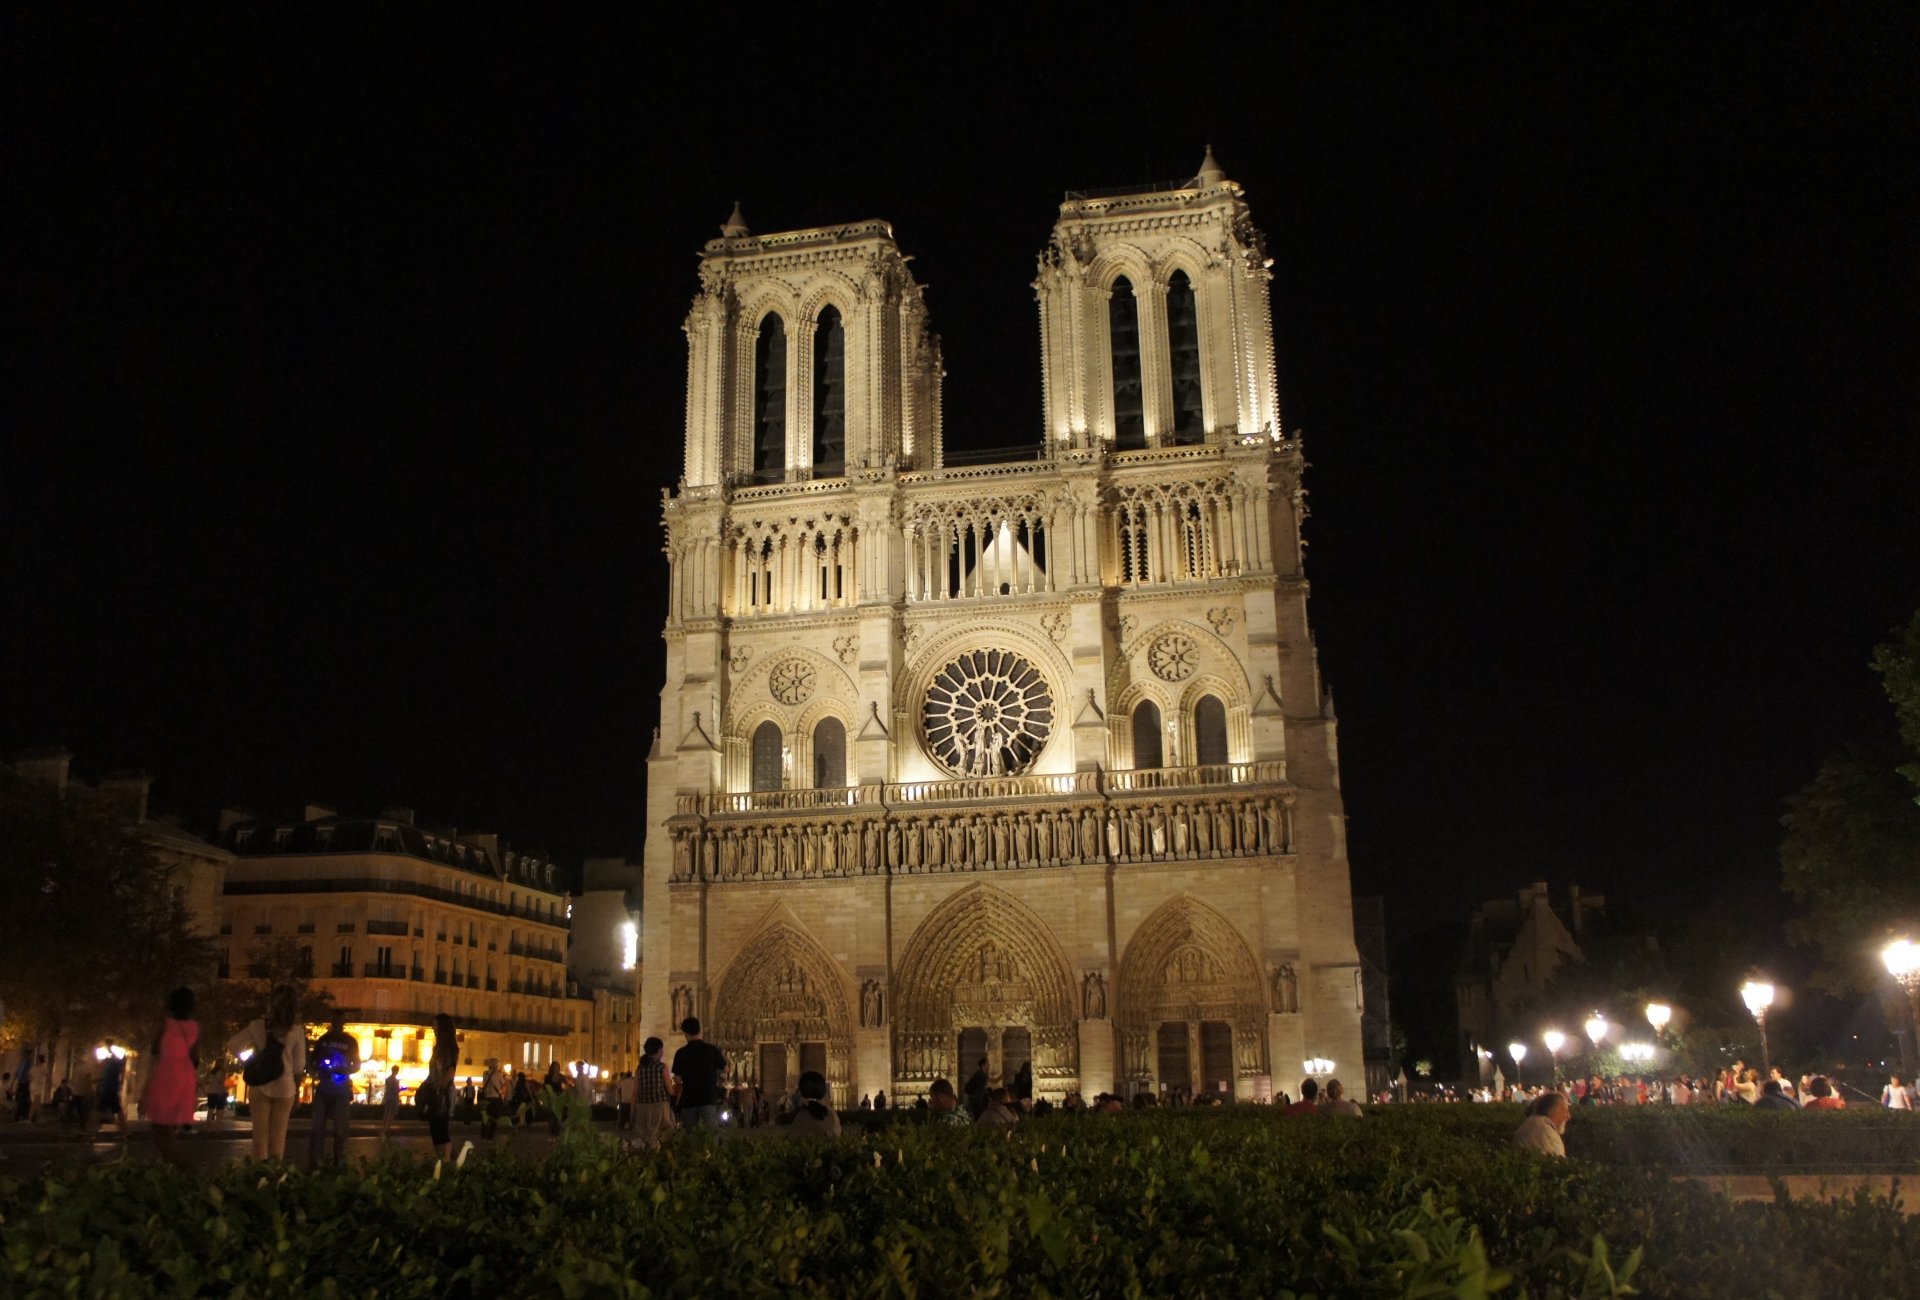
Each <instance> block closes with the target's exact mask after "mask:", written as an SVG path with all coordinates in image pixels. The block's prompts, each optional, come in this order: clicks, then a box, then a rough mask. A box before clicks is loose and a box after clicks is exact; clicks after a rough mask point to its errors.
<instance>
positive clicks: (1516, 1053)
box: [1507, 1042, 1527, 1084]
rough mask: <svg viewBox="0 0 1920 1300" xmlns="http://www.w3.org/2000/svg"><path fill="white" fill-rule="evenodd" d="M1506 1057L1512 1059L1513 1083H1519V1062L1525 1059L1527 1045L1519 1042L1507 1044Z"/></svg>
mask: <svg viewBox="0 0 1920 1300" xmlns="http://www.w3.org/2000/svg"><path fill="white" fill-rule="evenodd" d="M1507 1055H1508V1056H1511V1057H1512V1058H1513V1081H1514V1083H1516V1084H1518V1083H1519V1082H1520V1062H1522V1061H1524V1060H1526V1059H1527V1045H1526V1044H1525V1043H1520V1042H1513V1043H1508V1044H1507Z"/></svg>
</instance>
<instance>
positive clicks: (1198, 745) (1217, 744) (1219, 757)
mask: <svg viewBox="0 0 1920 1300" xmlns="http://www.w3.org/2000/svg"><path fill="white" fill-rule="evenodd" d="M1193 759H1194V762H1196V763H1198V764H1200V766H1202V767H1210V766H1213V765H1216V764H1224V763H1225V762H1227V706H1226V705H1224V704H1222V703H1221V702H1220V697H1219V696H1217V695H1202V696H1201V697H1200V699H1199V701H1198V702H1197V703H1196V704H1195V705H1194V706H1193Z"/></svg>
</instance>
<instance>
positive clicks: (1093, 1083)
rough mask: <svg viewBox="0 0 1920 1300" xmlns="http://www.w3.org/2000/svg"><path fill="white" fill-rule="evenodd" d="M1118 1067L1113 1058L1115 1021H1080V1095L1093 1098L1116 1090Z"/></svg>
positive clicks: (1088, 1098) (1089, 1098) (1087, 1098)
mask: <svg viewBox="0 0 1920 1300" xmlns="http://www.w3.org/2000/svg"><path fill="white" fill-rule="evenodd" d="M1117 1074H1118V1071H1117V1070H1116V1069H1115V1066H1114V1059H1113V1021H1111V1020H1107V1019H1105V1018H1102V1019H1100V1020H1082V1021H1081V1022H1080V1096H1081V1097H1082V1098H1083V1099H1086V1100H1092V1098H1093V1096H1094V1094H1096V1093H1102V1092H1114V1091H1117V1084H1118V1079H1117Z"/></svg>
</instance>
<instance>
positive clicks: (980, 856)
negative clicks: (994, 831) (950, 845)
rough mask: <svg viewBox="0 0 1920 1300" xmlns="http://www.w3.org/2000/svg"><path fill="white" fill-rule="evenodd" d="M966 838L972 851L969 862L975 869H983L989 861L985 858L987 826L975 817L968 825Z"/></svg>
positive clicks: (982, 820) (983, 821)
mask: <svg viewBox="0 0 1920 1300" xmlns="http://www.w3.org/2000/svg"><path fill="white" fill-rule="evenodd" d="M967 838H968V839H969V840H970V841H971V843H970V844H969V845H968V847H969V848H970V849H972V850H973V856H972V857H971V858H970V859H969V861H971V862H972V863H973V865H974V866H976V867H984V866H985V865H987V863H988V862H989V861H990V859H989V858H988V857H987V824H986V822H985V820H984V819H982V818H980V817H975V818H974V819H973V820H972V821H971V822H969V823H968V825H967Z"/></svg>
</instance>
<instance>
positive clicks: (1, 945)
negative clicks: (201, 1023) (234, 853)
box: [0, 767, 214, 1043]
mask: <svg viewBox="0 0 1920 1300" xmlns="http://www.w3.org/2000/svg"><path fill="white" fill-rule="evenodd" d="M0 953H3V954H5V960H4V961H0V1005H3V1006H4V1008H5V1015H6V1024H5V1031H6V1034H7V1037H8V1038H9V1039H11V1040H12V1041H14V1042H16V1043H20V1042H51V1041H53V1040H55V1039H57V1038H60V1037H63V1036H64V1037H71V1038H78V1039H88V1038H93V1037H98V1036H103V1035H111V1036H113V1037H116V1038H125V1039H129V1040H136V1039H138V1038H139V1037H140V1036H143V1035H145V1034H147V1033H149V1032H150V1031H151V1029H152V1026H153V1025H154V1024H155V1023H156V1022H157V1021H158V1020H159V1018H160V1016H161V1014H162V1012H161V1003H162V1001H163V1000H164V998H165V996H166V992H167V990H168V989H170V988H174V987H176V986H178V985H181V984H192V983H195V982H196V981H199V980H202V979H204V977H205V976H207V975H208V974H210V973H211V972H212V969H213V960H214V955H213V948H212V945H211V944H210V943H209V942H208V941H207V940H205V939H202V938H198V937H196V936H195V935H194V934H193V933H192V930H191V929H190V927H189V925H188V918H187V914H186V909H185V906H184V904H183V903H182V901H181V899H180V897H179V896H178V894H177V893H176V891H175V890H174V888H173V881H172V877H171V873H170V871H169V869H168V867H167V865H166V864H165V863H164V862H162V861H161V860H160V859H159V858H158V857H156V855H155V854H154V853H153V852H152V851H151V849H149V848H148V846H147V845H146V844H144V843H142V842H141V841H140V839H139V838H138V837H136V836H135V835H134V834H132V832H131V828H130V827H129V826H128V824H127V823H126V822H125V821H124V820H123V819H122V818H120V817H117V816H116V815H114V813H113V811H112V810H111V809H110V808H108V807H106V806H104V805H103V804H101V803H100V802H99V801H97V800H95V799H92V798H90V797H88V795H87V794H86V793H85V792H84V791H83V790H79V789H72V790H70V791H69V792H67V793H63V792H62V791H61V790H59V789H58V788H56V787H53V786H50V785H46V784H43V783H41V782H37V781H33V780H30V779H28V778H26V777H24V776H21V775H20V774H19V773H17V772H15V771H13V770H11V769H9V768H4V767H0Z"/></svg>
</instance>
